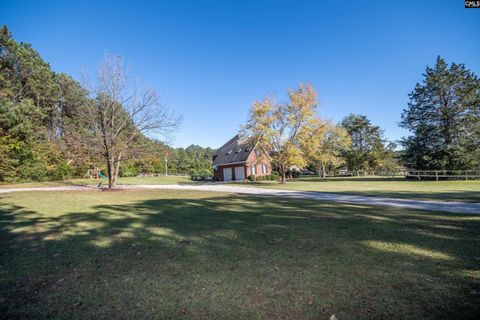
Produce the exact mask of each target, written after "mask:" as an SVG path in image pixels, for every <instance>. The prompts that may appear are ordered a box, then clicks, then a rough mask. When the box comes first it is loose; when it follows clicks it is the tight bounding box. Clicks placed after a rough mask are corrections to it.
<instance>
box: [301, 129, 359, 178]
mask: <svg viewBox="0 0 480 320" xmlns="http://www.w3.org/2000/svg"><path fill="white" fill-rule="evenodd" d="M308 134H310V136H311V137H310V138H309V139H305V140H304V141H305V142H306V144H305V145H303V146H302V149H303V150H304V152H306V155H307V158H308V163H309V164H310V166H311V167H313V168H314V169H315V171H316V172H318V173H319V174H320V175H321V176H322V178H325V177H326V175H327V168H330V169H334V168H338V167H339V166H341V165H343V164H344V163H345V158H344V157H343V152H344V150H346V149H347V148H348V147H349V146H350V144H351V141H350V136H349V135H348V133H347V131H346V130H345V129H344V128H343V127H342V126H340V125H335V124H332V123H331V122H323V121H317V122H316V123H315V124H314V126H313V127H312V130H309V132H308Z"/></svg>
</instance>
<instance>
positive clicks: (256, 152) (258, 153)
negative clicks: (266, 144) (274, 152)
mask: <svg viewBox="0 0 480 320" xmlns="http://www.w3.org/2000/svg"><path fill="white" fill-rule="evenodd" d="M261 154H262V151H261V150H260V149H255V155H256V156H257V157H260V155H261Z"/></svg>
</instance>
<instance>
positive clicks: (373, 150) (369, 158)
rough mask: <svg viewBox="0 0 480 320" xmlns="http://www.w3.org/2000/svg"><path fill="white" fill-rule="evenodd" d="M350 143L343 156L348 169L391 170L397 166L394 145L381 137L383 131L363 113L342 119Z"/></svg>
mask: <svg viewBox="0 0 480 320" xmlns="http://www.w3.org/2000/svg"><path fill="white" fill-rule="evenodd" d="M341 124H342V127H343V128H345V130H346V131H347V133H348V135H349V136H350V140H351V145H350V147H349V148H346V149H344V151H343V156H344V157H345V163H346V166H347V167H348V169H349V170H392V169H396V168H397V167H398V164H397V161H396V159H395V148H396V145H395V144H394V143H392V142H388V141H387V140H386V139H385V138H384V137H383V131H382V130H381V129H380V127H378V126H374V125H372V123H371V121H370V120H369V119H368V118H367V117H366V116H364V115H358V114H350V115H348V116H347V117H345V118H344V119H343V120H342V123H341Z"/></svg>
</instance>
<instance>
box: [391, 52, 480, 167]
mask: <svg viewBox="0 0 480 320" xmlns="http://www.w3.org/2000/svg"><path fill="white" fill-rule="evenodd" d="M400 125H401V126H402V127H403V128H406V129H408V130H409V131H410V132H411V133H412V135H411V136H408V137H406V138H404V139H403V141H402V145H403V146H404V147H405V151H404V160H405V162H406V163H407V165H408V166H409V167H412V168H416V169H434V170H438V169H446V170H463V169H475V168H476V169H478V168H479V167H480V79H479V78H478V77H477V76H476V75H475V74H474V73H473V72H472V71H470V70H468V69H467V68H466V67H465V65H463V64H455V63H452V64H450V66H449V65H448V64H447V63H446V62H445V60H444V59H442V58H440V57H438V58H437V61H436V64H435V66H434V67H427V69H426V71H425V74H424V79H423V81H422V82H421V83H417V85H416V86H415V89H414V90H413V91H412V93H411V94H410V102H409V104H408V107H407V108H406V109H405V110H404V111H403V113H402V121H401V123H400Z"/></svg>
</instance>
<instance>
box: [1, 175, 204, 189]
mask: <svg viewBox="0 0 480 320" xmlns="http://www.w3.org/2000/svg"><path fill="white" fill-rule="evenodd" d="M100 182H101V183H102V185H108V180H107V179H106V178H103V179H69V180H65V181H46V182H24V183H1V184H0V189H5V188H32V187H53V186H64V185H70V184H74V185H85V184H90V185H96V184H98V183H100ZM191 183H200V182H196V181H192V180H190V178H189V177H179V176H166V177H164V176H161V177H124V178H119V179H118V184H120V185H121V184H191Z"/></svg>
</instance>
